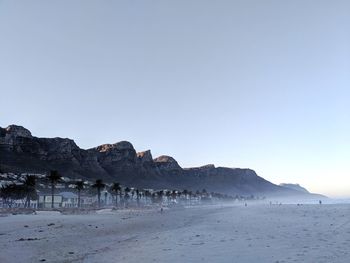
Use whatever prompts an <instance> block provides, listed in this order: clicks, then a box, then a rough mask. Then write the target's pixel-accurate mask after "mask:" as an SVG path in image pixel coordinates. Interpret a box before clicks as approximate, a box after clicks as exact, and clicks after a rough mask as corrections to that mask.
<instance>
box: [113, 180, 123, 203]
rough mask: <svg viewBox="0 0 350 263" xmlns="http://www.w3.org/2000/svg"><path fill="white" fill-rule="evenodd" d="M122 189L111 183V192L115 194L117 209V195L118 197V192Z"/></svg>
mask: <svg viewBox="0 0 350 263" xmlns="http://www.w3.org/2000/svg"><path fill="white" fill-rule="evenodd" d="M121 190H122V188H121V187H120V184H119V183H113V184H112V186H111V191H112V192H114V193H115V206H116V207H118V195H119V197H120V191H121Z"/></svg>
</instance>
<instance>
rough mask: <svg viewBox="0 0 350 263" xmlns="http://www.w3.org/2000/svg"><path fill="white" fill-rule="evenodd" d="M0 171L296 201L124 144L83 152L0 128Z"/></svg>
mask: <svg viewBox="0 0 350 263" xmlns="http://www.w3.org/2000/svg"><path fill="white" fill-rule="evenodd" d="M0 169H1V170H3V171H5V172H34V173H45V172H47V171H50V170H58V171H59V172H60V173H61V174H62V175H64V176H67V177H70V178H85V179H90V180H91V179H98V178H101V179H103V180H105V181H111V182H112V181H117V182H120V183H122V184H125V185H133V186H136V187H142V188H155V189H157V188H162V189H165V188H168V189H188V190H201V189H207V190H208V191H216V192H222V193H227V194H230V195H248V194H249V195H250V194H254V195H277V194H282V195H296V194H302V193H301V192H298V191H295V190H293V189H289V188H286V187H283V186H278V185H275V184H272V183H271V182H268V181H267V180H265V179H263V178H261V177H259V176H258V175H257V174H256V173H255V172H254V171H253V170H250V169H239V168H235V169H232V168H225V167H215V166H214V165H205V166H202V167H194V168H185V169H184V168H182V167H181V166H180V165H179V164H178V163H177V161H176V160H175V159H174V158H172V157H170V156H166V155H163V156H159V157H157V158H153V156H152V154H151V151H150V150H147V151H144V152H136V150H135V149H134V147H133V145H132V144H131V143H130V142H127V141H121V142H118V143H115V144H104V145H100V146H97V147H95V148H91V149H87V150H84V149H81V148H79V147H78V146H77V145H76V143H75V142H74V141H73V140H71V139H68V138H38V137H34V136H32V134H31V132H30V131H29V130H27V129H25V128H24V127H21V126H16V125H10V126H8V127H7V128H1V127H0Z"/></svg>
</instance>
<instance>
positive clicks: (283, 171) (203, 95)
mask: <svg viewBox="0 0 350 263" xmlns="http://www.w3.org/2000/svg"><path fill="white" fill-rule="evenodd" d="M349 11H350V2H349V1H345V0H342V1H337V0H335V1H322V0H321V1H311V0H305V1H298V0H297V1H278V0H266V1H258V0H256V1H228V0H227V1H225V0H219V1H215V2H214V1H206V0H190V1H182V0H180V1H164V0H155V1H144V2H142V1H141V2H138V1H30V2H28V1H1V0H0V39H1V41H0V91H1V96H0V127H6V126H8V125H10V124H16V125H22V126H24V127H26V128H28V129H29V130H30V131H31V132H32V134H33V135H34V136H37V137H68V138H71V139H74V140H75V142H76V143H77V145H78V146H80V147H81V148H83V149H87V148H91V147H95V146H97V145H100V144H104V143H115V142H118V141H121V140H127V141H130V142H131V143H132V144H133V145H134V147H135V149H136V150H137V151H143V150H147V149H151V151H152V154H153V157H157V156H159V155H163V154H165V155H170V156H173V157H174V158H175V159H176V160H177V161H178V162H179V164H180V165H181V166H182V167H191V166H201V165H205V164H209V163H210V164H215V166H226V167H240V168H251V169H253V170H255V171H256V172H257V173H258V175H259V176H262V177H264V178H265V179H267V180H269V181H271V182H273V183H276V184H279V183H299V184H300V185H302V186H304V187H306V188H307V189H308V190H309V191H311V192H316V193H322V194H325V195H328V196H333V197H350V178H349V176H350V165H349V159H350V154H349V152H350V103H349V101H350V74H349V72H350V16H349Z"/></svg>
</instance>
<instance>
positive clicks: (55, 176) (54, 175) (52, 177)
mask: <svg viewBox="0 0 350 263" xmlns="http://www.w3.org/2000/svg"><path fill="white" fill-rule="evenodd" d="M46 178H47V179H48V180H49V181H50V184H51V208H53V203H54V202H53V201H54V200H53V199H54V195H55V186H56V184H57V183H58V182H59V181H61V179H62V176H61V175H60V174H59V173H58V172H57V171H50V174H49V175H48V176H47V177H46Z"/></svg>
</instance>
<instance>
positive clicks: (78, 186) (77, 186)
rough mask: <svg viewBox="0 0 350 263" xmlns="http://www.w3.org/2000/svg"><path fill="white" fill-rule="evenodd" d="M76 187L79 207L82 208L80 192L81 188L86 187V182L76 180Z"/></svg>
mask: <svg viewBox="0 0 350 263" xmlns="http://www.w3.org/2000/svg"><path fill="white" fill-rule="evenodd" d="M75 189H77V190H78V207H79V208H80V194H81V190H83V189H84V182H83V181H76V182H75Z"/></svg>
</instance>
